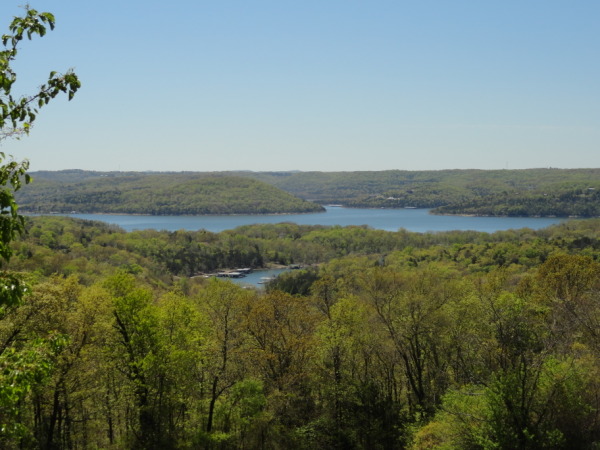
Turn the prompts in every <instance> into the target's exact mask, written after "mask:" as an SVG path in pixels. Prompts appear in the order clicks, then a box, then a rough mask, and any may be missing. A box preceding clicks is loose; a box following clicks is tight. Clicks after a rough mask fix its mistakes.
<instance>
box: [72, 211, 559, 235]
mask: <svg viewBox="0 0 600 450" xmlns="http://www.w3.org/2000/svg"><path fill="white" fill-rule="evenodd" d="M69 216H70V217H77V218H80V219H87V220H99V221H102V222H107V223H111V224H115V225H118V226H120V227H121V228H123V229H124V230H126V231H133V230H144V229H154V230H167V231H176V230H192V231H195V230H200V229H205V230H207V231H212V232H215V233H218V232H220V231H223V230H230V229H233V228H236V227H239V226H242V225H249V224H255V223H280V222H294V223H297V224H299V225H341V226H348V225H367V226H369V227H371V228H374V229H379V230H386V231H397V230H398V229H400V228H404V229H406V230H408V231H416V232H428V231H449V230H463V231H466V230H473V231H485V232H488V233H493V232H494V231H500V230H508V229H517V228H531V229H534V230H537V229H540V228H545V227H547V226H549V225H553V224H557V223H560V222H562V221H564V219H560V218H535V217H471V216H437V215H433V214H429V210H428V209H366V208H341V207H331V206H330V207H327V208H326V212H324V213H313V214H286V215H281V214H269V215H238V216H140V215H112V214H69Z"/></svg>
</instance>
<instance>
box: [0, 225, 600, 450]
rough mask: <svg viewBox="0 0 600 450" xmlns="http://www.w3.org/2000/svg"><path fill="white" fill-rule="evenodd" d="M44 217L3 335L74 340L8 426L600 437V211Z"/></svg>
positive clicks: (54, 439)
mask: <svg viewBox="0 0 600 450" xmlns="http://www.w3.org/2000/svg"><path fill="white" fill-rule="evenodd" d="M27 227H28V230H29V234H28V236H27V237H25V238H24V239H23V240H20V241H19V242H15V245H14V255H13V258H12V260H11V267H14V268H15V269H18V270H21V271H24V272H25V273H27V275H26V276H27V278H28V279H29V280H30V284H31V285H32V288H33V293H32V294H31V295H30V296H29V297H28V299H27V302H25V303H24V304H23V305H22V306H21V307H19V308H13V309H11V310H10V311H9V312H8V313H7V315H6V317H5V318H4V319H3V320H2V321H0V324H1V325H2V328H1V329H0V336H1V337H2V339H3V342H4V341H6V340H8V339H14V340H15V341H18V342H28V343H29V345H30V346H32V347H33V346H34V345H35V343H36V342H43V341H44V340H47V339H50V338H51V337H52V336H61V337H63V340H62V341H61V342H59V343H58V344H59V347H55V348H56V350H55V353H45V355H47V358H48V361H49V363H48V365H46V366H43V365H42V366H40V367H45V369H44V373H43V374H42V375H43V376H41V378H39V379H38V381H37V384H36V388H35V389H32V390H30V391H29V392H27V393H26V394H25V395H24V396H23V397H22V398H21V400H20V401H19V403H18V405H17V407H16V409H15V411H16V414H18V415H19V423H20V424H21V426H22V431H21V435H20V436H22V437H20V438H19V439H18V440H17V439H16V438H15V437H10V438H9V437H5V440H4V441H3V443H4V444H5V446H10V445H15V446H16V445H17V444H18V443H19V442H21V443H24V442H27V444H26V446H30V447H40V448H75V447H76V448H215V449H231V448H265V449H270V448H273V449H274V448H324V449H325V448H327V449H329V448H356V449H367V448H368V449H372V448H390V449H391V448H394V449H395V448H417V449H423V448H473V449H477V448H548V447H551V448H593V446H594V445H596V443H598V442H600V425H599V424H598V422H597V419H596V417H597V414H598V411H599V408H600V404H599V403H598V400H597V399H598V398H600V390H599V389H600V385H598V383H597V380H598V374H599V373H600V360H599V359H598V350H600V340H599V339H598V333H597V329H598V326H599V325H600V309H599V307H598V305H600V302H599V300H600V285H599V284H598V280H600V263H599V262H598V261H600V234H599V233H598V230H599V229H600V228H599V226H598V221H597V220H590V221H574V222H567V223H564V224H562V225H558V226H553V227H550V228H548V229H545V230H539V231H532V230H527V229H524V230H509V231H503V232H498V233H494V234H486V233H475V232H447V233H409V232H406V231H402V230H401V231H399V232H395V233H394V232H385V231H380V230H370V229H367V228H363V227H348V228H340V227H303V226H298V225H294V224H286V223H283V224H277V225H255V226H247V227H240V228H239V229H237V230H233V231H227V232H222V233H218V234H215V233H205V232H175V233H168V232H150V231H147V232H131V233H125V232H123V231H121V230H119V229H118V228H115V227H112V226H108V225H103V224H100V223H95V222H89V221H79V220H73V219H67V218H60V217H49V218H48V217H37V218H34V219H31V222H29V221H28V225H27ZM198 246H201V247H203V248H204V251H205V253H204V256H203V257H199V258H198V261H202V259H203V258H209V257H210V255H211V251H215V252H216V253H215V254H219V253H220V252H223V253H222V254H223V255H225V254H231V255H234V254H238V255H244V254H251V253H252V252H257V253H256V254H255V256H254V257H260V259H262V260H263V262H264V263H265V264H268V263H270V262H272V261H275V260H281V259H287V258H291V257H292V256H293V257H294V258H297V259H295V261H296V262H297V263H301V262H303V260H302V259H301V258H302V257H307V258H311V260H312V261H313V262H318V263H319V265H318V266H314V267H312V268H307V269H301V270H294V271H290V272H289V273H288V274H287V275H286V276H283V277H282V278H281V279H280V280H277V282H276V283H274V284H273V285H271V286H269V288H268V289H267V290H266V291H257V290H248V289H243V288H241V287H240V286H238V285H235V284H233V283H231V282H226V281H219V280H216V279H215V280H206V279H204V278H201V277H188V276H186V275H185V273H186V272H187V270H184V271H183V272H180V271H178V270H180V269H179V268H180V267H181V266H178V265H169V264H168V262H169V260H170V259H171V258H175V255H178V256H177V257H176V258H175V259H177V258H179V259H180V260H181V261H192V260H193V259H191V258H192V256H191V255H190V254H188V252H191V253H192V254H194V252H196V249H197V247H198ZM164 255H167V256H164ZM169 267H171V269H169ZM176 274H177V275H176ZM40 340H42V341H40ZM25 437H26V438H25Z"/></svg>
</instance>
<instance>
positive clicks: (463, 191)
mask: <svg viewBox="0 0 600 450" xmlns="http://www.w3.org/2000/svg"><path fill="white" fill-rule="evenodd" d="M32 175H33V177H34V181H35V182H34V183H33V184H32V185H31V186H27V189H24V190H23V192H22V193H21V195H20V196H19V197H18V201H19V202H20V203H21V205H22V207H23V208H24V209H25V210H27V211H40V212H49V211H58V212H70V211H72V210H76V211H80V212H119V213H143V214H231V213H273V212H281V213H283V212H308V211H315V210H316V209H317V208H318V207H316V206H315V205H314V204H312V205H311V204H307V203H303V202H301V201H299V200H298V198H302V199H305V200H307V201H312V202H316V203H320V204H341V205H344V206H347V207H366V208H433V212H434V213H438V214H473V215H489V216H561V217H568V216H579V217H600V169H526V170H441V171H402V170H386V171H377V172H368V171H363V172H217V173H214V172H210V173H207V172H184V173H154V172H150V173H144V172H90V171H82V170H69V171H59V172H34V173H33V174H32ZM242 180H246V181H242ZM256 181H260V182H262V183H266V184H268V185H271V186H272V187H274V188H279V189H281V190H283V191H285V192H287V193H288V194H291V195H293V196H295V197H298V198H292V197H289V196H282V193H281V192H280V191H276V190H272V188H269V187H267V186H265V185H260V184H248V185H247V186H246V185H245V183H255V182H256ZM259 186H260V187H259ZM278 199H280V200H278ZM288 203H289V204H288Z"/></svg>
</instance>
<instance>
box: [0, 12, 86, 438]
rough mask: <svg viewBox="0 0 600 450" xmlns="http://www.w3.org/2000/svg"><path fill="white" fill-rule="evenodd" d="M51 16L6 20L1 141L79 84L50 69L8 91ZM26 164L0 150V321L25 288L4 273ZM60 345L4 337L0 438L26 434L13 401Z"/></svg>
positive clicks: (20, 222) (18, 224)
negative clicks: (39, 81)
mask: <svg viewBox="0 0 600 450" xmlns="http://www.w3.org/2000/svg"><path fill="white" fill-rule="evenodd" d="M54 23H55V21H54V16H53V15H52V14H50V13H47V12H41V13H40V12H38V11H36V10H35V9H31V8H29V7H26V8H25V14H24V16H23V17H15V18H14V19H13V21H12V22H11V24H10V25H9V32H8V34H4V35H3V36H2V45H3V46H4V50H2V51H0V141H1V140H2V139H6V138H9V137H19V136H20V135H23V134H25V135H26V134H28V133H29V131H30V129H31V125H32V123H33V122H34V121H35V119H36V116H37V113H38V109H39V108H41V107H43V106H44V105H46V104H48V102H49V101H50V100H51V99H53V98H54V97H56V96H57V95H58V94H60V93H65V94H67V96H68V98H69V100H70V99H71V98H73V95H74V94H75V92H77V90H78V89H79V87H80V86H81V84H80V82H79V79H78V78H77V75H75V74H74V73H73V72H72V71H67V72H66V73H65V74H58V73H57V72H54V71H53V72H50V76H49V77H48V81H47V82H46V83H45V84H43V85H42V86H40V88H39V90H38V92H36V93H35V94H33V95H21V96H16V95H14V94H13V92H12V88H13V85H14V83H15V82H16V80H17V74H16V72H15V71H14V70H13V69H12V66H11V64H12V63H13V61H14V60H15V58H16V57H17V53H18V50H19V48H18V47H19V44H20V42H21V41H22V40H23V39H24V38H27V39H29V40H31V39H32V37H33V36H36V35H37V36H40V37H41V36H44V35H45V34H46V29H47V27H49V28H50V29H53V28H54ZM28 167H29V163H28V162H27V161H23V162H16V161H13V160H12V158H10V157H9V158H7V157H6V155H5V154H4V153H1V152H0V320H1V319H2V318H3V317H4V316H5V314H6V313H7V311H8V310H9V309H10V308H14V307H16V306H18V305H19V304H20V303H21V301H22V299H23V296H24V295H25V292H26V290H27V289H26V287H25V284H24V283H23V281H22V280H21V278H20V277H18V276H17V275H15V274H13V273H11V272H8V271H7V270H6V268H5V265H6V264H7V263H8V261H9V259H10V257H11V255H12V250H11V247H10V244H11V242H12V241H13V239H14V238H15V237H16V236H17V235H19V234H21V233H22V232H23V230H24V219H23V217H22V216H20V215H19V214H18V206H17V203H16V202H15V199H14V192H15V191H16V190H18V189H19V188H20V187H21V184H22V183H23V182H25V183H28V182H29V181H30V179H29V176H28V175H27V169H28ZM60 347H61V346H60V345H58V346H57V345H56V342H55V343H54V344H53V343H52V342H51V341H48V340H35V339H34V340H30V341H29V342H24V343H23V342H19V343H18V344H17V343H16V342H9V343H8V344H7V345H5V346H4V347H2V348H1V349H0V373H1V375H0V386H2V388H1V389H0V443H7V442H8V441H9V440H10V439H12V438H13V437H19V436H23V435H24V434H26V430H25V429H24V427H23V426H22V425H21V424H20V419H19V414H18V410H17V409H16V405H18V404H19V403H20V402H21V401H22V400H23V399H24V398H25V397H26V396H27V395H28V393H29V392H30V391H31V389H32V387H33V386H34V385H35V384H39V383H41V382H42V381H43V380H44V379H45V377H46V376H47V375H48V373H49V372H50V368H51V365H52V360H53V356H54V355H56V353H57V352H58V351H60Z"/></svg>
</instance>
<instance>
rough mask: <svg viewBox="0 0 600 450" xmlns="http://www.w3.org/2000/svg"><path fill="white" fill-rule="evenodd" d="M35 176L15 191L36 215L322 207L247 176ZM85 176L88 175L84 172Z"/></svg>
mask: <svg viewBox="0 0 600 450" xmlns="http://www.w3.org/2000/svg"><path fill="white" fill-rule="evenodd" d="M68 173H69V174H72V175H74V176H73V177H60V176H56V177H53V176H44V174H39V176H37V177H36V181H35V183H32V184H31V185H30V186H27V188H26V189H23V190H22V191H21V192H19V195H18V197H17V199H18V201H19V204H20V205H21V208H22V209H23V210H25V211H29V212H35V213H50V212H58V213H70V212H73V211H76V212H78V213H125V214H151V215H200V214H273V213H305V212H320V211H323V207H322V206H320V205H318V204H316V203H311V202H307V201H305V200H301V199H300V198H297V197H295V196H293V195H291V194H289V193H287V192H284V191H283V190H281V189H279V188H276V187H274V186H271V185H269V184H266V183H263V182H261V181H258V180H253V179H250V178H243V177H239V176H231V175H214V174H161V175H158V174H144V173H119V174H114V173H94V176H81V177H80V176H79V175H81V174H83V173H85V172H79V171H69V172H68ZM86 174H87V175H91V174H88V173H86Z"/></svg>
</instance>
